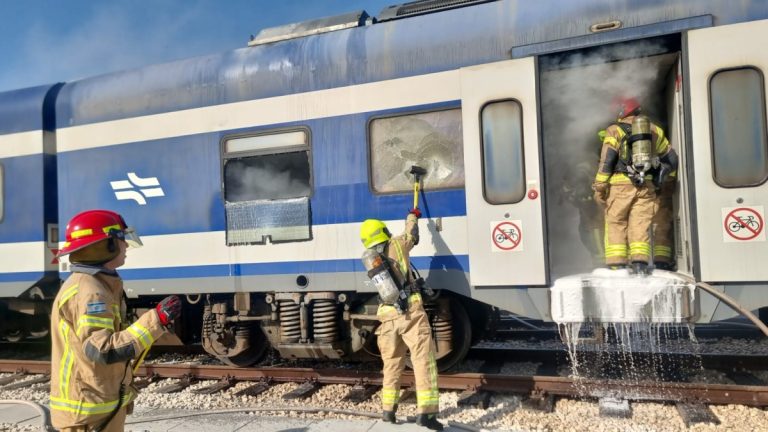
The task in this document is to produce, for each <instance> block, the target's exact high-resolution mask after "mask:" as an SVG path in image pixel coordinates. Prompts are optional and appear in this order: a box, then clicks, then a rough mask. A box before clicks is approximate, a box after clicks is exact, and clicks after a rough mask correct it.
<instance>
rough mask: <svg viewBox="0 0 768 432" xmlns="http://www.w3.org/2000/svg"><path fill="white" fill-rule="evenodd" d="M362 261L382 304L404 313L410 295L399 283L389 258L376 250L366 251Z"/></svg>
mask: <svg viewBox="0 0 768 432" xmlns="http://www.w3.org/2000/svg"><path fill="white" fill-rule="evenodd" d="M362 261H363V266H364V267H365V269H366V270H367V271H368V277H369V278H370V279H371V282H372V283H373V286H374V287H376V291H377V292H378V293H379V299H381V303H382V304H387V305H392V306H394V307H395V309H397V311H398V312H399V313H404V312H405V310H406V309H407V308H408V293H407V292H406V290H405V289H404V287H402V286H401V285H400V283H399V282H398V281H397V278H396V277H395V275H394V273H393V270H392V265H391V264H390V262H389V260H388V259H387V257H386V256H384V255H383V254H382V253H380V252H378V251H376V250H374V249H366V250H365V252H363V257H362Z"/></svg>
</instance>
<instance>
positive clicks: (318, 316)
mask: <svg viewBox="0 0 768 432" xmlns="http://www.w3.org/2000/svg"><path fill="white" fill-rule="evenodd" d="M312 305H313V309H312V312H313V319H312V324H313V327H314V330H315V341H316V342H334V341H336V340H337V338H338V328H337V326H336V301H335V300H330V299H315V300H314V301H313V302H312Z"/></svg>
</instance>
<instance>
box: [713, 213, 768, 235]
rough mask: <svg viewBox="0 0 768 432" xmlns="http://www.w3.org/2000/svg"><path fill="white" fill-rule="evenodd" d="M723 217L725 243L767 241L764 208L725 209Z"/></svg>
mask: <svg viewBox="0 0 768 432" xmlns="http://www.w3.org/2000/svg"><path fill="white" fill-rule="evenodd" d="M722 215H723V241H725V242H729V243H735V242H754V241H765V230H764V229H763V222H764V221H765V218H764V217H763V215H764V212H763V206H756V207H725V208H723V209H722Z"/></svg>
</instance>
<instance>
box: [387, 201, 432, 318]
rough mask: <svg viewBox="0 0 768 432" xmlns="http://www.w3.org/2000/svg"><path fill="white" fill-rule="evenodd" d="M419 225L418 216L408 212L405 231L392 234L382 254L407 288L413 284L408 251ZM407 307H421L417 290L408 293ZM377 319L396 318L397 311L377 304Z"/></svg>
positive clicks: (413, 242)
mask: <svg viewBox="0 0 768 432" xmlns="http://www.w3.org/2000/svg"><path fill="white" fill-rule="evenodd" d="M418 238H419V225H418V218H417V217H416V216H415V215H413V214H408V217H407V218H406V219H405V232H403V233H402V234H400V235H398V236H394V237H392V238H391V239H389V241H388V242H387V245H386V247H385V249H384V254H385V255H386V257H387V259H388V260H389V263H390V268H391V269H392V272H393V273H394V275H393V277H394V278H395V279H397V283H398V285H399V286H401V287H404V288H405V289H409V288H410V287H412V286H413V282H414V281H413V274H411V271H410V262H411V258H410V251H411V249H413V246H414V245H415V244H416V242H417V241H418V240H417V239H418ZM408 294H409V295H408V309H409V310H414V309H415V308H422V309H423V306H422V304H421V295H420V294H419V293H418V292H415V291H414V292H409V293H408ZM377 316H378V318H379V321H381V322H384V321H390V320H392V319H395V318H397V316H398V312H397V309H396V308H395V306H394V305H388V304H382V305H379V310H378V312H377Z"/></svg>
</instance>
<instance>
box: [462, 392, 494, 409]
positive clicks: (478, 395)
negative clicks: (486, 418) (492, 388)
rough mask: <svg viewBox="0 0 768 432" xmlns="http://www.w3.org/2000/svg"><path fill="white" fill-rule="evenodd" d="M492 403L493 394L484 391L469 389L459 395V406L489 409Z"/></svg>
mask: <svg viewBox="0 0 768 432" xmlns="http://www.w3.org/2000/svg"><path fill="white" fill-rule="evenodd" d="M490 403H491V393H490V392H487V391H484V390H477V389H467V390H464V391H463V392H461V394H459V400H458V401H456V405H458V406H469V407H474V408H479V409H487V408H488V405H490Z"/></svg>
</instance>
